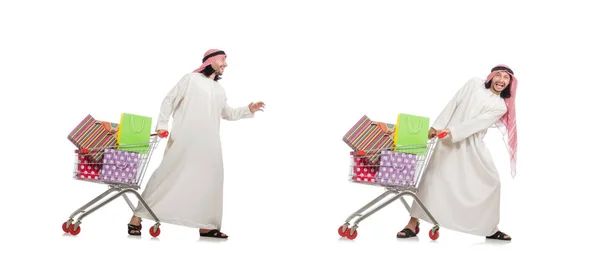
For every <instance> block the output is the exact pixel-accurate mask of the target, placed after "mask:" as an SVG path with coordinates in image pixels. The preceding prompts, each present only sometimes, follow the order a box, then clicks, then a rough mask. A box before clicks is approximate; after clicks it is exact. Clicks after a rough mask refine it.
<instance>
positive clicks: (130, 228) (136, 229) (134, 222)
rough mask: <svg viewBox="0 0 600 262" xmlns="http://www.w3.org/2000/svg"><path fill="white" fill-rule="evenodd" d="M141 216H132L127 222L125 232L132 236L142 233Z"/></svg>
mask: <svg viewBox="0 0 600 262" xmlns="http://www.w3.org/2000/svg"><path fill="white" fill-rule="evenodd" d="M141 230H142V218H140V217H136V216H133V217H131V220H130V221H129V224H127V233H129V234H130V235H132V236H139V235H141V234H142V232H141Z"/></svg>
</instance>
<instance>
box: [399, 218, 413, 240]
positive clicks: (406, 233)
mask: <svg viewBox="0 0 600 262" xmlns="http://www.w3.org/2000/svg"><path fill="white" fill-rule="evenodd" d="M418 233H419V221H418V220H416V219H411V220H410V221H409V222H408V225H406V227H404V229H402V230H401V231H400V232H398V234H396V237H397V238H409V237H416V236H417V234H418Z"/></svg>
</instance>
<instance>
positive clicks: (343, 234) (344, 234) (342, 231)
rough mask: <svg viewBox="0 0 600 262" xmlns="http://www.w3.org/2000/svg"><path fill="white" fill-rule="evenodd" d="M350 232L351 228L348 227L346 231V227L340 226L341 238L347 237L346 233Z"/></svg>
mask: <svg viewBox="0 0 600 262" xmlns="http://www.w3.org/2000/svg"><path fill="white" fill-rule="evenodd" d="M348 230H350V228H348V227H346V230H344V226H340V228H338V234H339V235H340V236H341V237H345V236H346V233H348V232H349V231H348Z"/></svg>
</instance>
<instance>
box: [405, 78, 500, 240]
mask: <svg viewBox="0 0 600 262" xmlns="http://www.w3.org/2000/svg"><path fill="white" fill-rule="evenodd" d="M506 111H507V108H506V104H505V102H504V99H503V98H501V97H500V96H499V95H497V94H494V93H492V92H491V90H489V89H486V88H485V86H484V80H483V79H479V78H473V79H471V80H469V81H468V82H467V83H466V84H465V85H464V86H463V87H462V88H461V89H460V90H459V91H458V92H457V93H456V95H455V96H454V97H453V99H452V100H451V101H450V102H449V103H448V105H447V106H446V107H445V108H444V110H443V111H442V113H441V114H440V116H439V117H438V118H437V119H436V121H435V122H434V124H433V125H432V127H433V128H435V129H436V130H441V129H444V128H448V129H449V130H450V133H451V136H448V137H446V138H444V139H440V140H439V142H438V144H437V147H436V149H435V151H434V153H433V155H432V157H431V159H430V162H429V165H428V166H427V167H426V169H425V172H424V173H423V177H422V180H421V183H420V185H419V192H418V194H417V196H418V197H419V199H420V200H421V201H422V202H423V204H424V205H425V207H426V208H427V209H428V210H429V211H430V213H431V215H432V216H433V217H434V218H435V219H436V220H437V222H438V223H439V224H440V226H441V227H444V228H448V229H451V230H456V231H459V232H463V233H468V234H473V235H480V236H489V235H492V234H494V233H495V232H496V231H497V230H498V223H499V221H500V178H499V175H498V170H497V169H496V167H495V166H494V162H493V160H492V156H491V154H490V153H489V151H488V149H487V147H486V146H485V144H484V141H483V138H484V136H485V133H486V132H487V130H488V128H490V127H492V126H493V125H494V124H496V123H497V122H498V121H499V119H500V118H501V117H502V115H504V113H506ZM411 216H412V217H416V218H419V219H422V220H424V221H427V222H429V223H431V222H432V221H431V220H430V219H429V217H428V216H427V215H426V214H425V213H424V212H423V210H422V209H421V208H420V207H419V205H418V204H417V203H415V202H413V205H412V209H411Z"/></svg>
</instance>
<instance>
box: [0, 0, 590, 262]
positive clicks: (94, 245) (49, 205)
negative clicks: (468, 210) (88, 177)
mask: <svg viewBox="0 0 600 262" xmlns="http://www.w3.org/2000/svg"><path fill="white" fill-rule="evenodd" d="M567 2H569V3H568V4H567ZM592 2H593V1H587V2H584V1H560V2H559V1H535V3H534V1H481V0H479V1H475V0H473V1H402V2H401V1H373V0H371V1H293V2H292V1H239V2H234V1H224V0H219V1H169V2H168V3H167V1H26V0H21V1H16V0H15V1H3V2H2V3H1V4H0V35H1V40H0V47H1V48H0V61H1V62H0V66H1V67H0V70H1V73H0V86H1V87H2V95H1V96H0V98H1V100H2V103H0V106H1V107H2V108H1V109H2V111H1V112H2V117H1V121H2V122H1V123H2V124H3V127H2V130H3V135H4V139H5V141H6V142H8V144H6V145H5V146H4V148H3V149H4V150H3V153H2V154H3V156H2V158H1V159H2V160H1V161H2V170H3V171H2V177H3V180H2V185H3V189H2V190H0V194H1V198H0V199H1V201H2V206H1V207H2V215H1V216H0V219H1V220H2V223H1V224H2V226H3V232H2V236H3V237H2V242H3V244H2V250H3V251H2V252H1V254H2V256H6V257H5V258H3V259H2V260H3V261H9V260H8V256H9V255H15V256H18V257H19V258H17V259H11V260H10V261H24V260H21V259H25V258H31V259H35V258H39V259H43V258H49V259H50V258H52V259H60V260H61V261H82V260H84V261H107V260H117V259H118V260H119V261H132V260H142V259H143V260H151V261H159V260H162V261H166V259H177V260H180V259H184V260H188V261H198V260H204V261H206V260H207V259H218V258H223V259H225V261H233V260H235V261H239V260H242V259H253V260H254V259H260V261H306V260H307V259H313V260H315V259H318V258H329V259H339V260H341V259H344V260H346V261H364V260H366V259H377V260H383V259H385V260H407V259H419V258H420V259H429V258H434V259H444V258H446V259H451V258H461V259H464V260H465V261H476V260H477V261H487V260H490V261H501V260H502V261H505V260H508V259H513V258H517V257H520V258H537V259H540V258H560V259H565V258H572V257H573V256H575V257H578V256H580V255H581V256H583V255H587V254H590V255H591V254H592V253H591V252H592V251H593V250H592V248H594V247H595V245H592V243H593V242H596V241H597V240H596V239H595V236H596V235H595V234H596V229H595V227H596V225H595V224H596V221H595V218H596V216H594V215H592V214H593V212H595V211H597V203H598V201H597V200H598V199H597V194H595V192H597V186H598V182H599V180H598V175H599V173H598V171H597V168H596V166H597V160H596V157H595V156H597V155H598V154H597V146H598V142H597V134H598V133H597V130H598V124H597V113H598V111H599V110H598V106H597V102H596V101H597V94H596V92H597V90H598V87H599V85H598V81H597V79H598V77H597V75H598V72H599V70H598V69H599V66H598V60H599V59H600V51H598V50H599V49H598V46H600V41H599V40H598V39H597V26H596V25H597V24H599V23H600V18H598V17H599V16H598V15H597V10H598V8H597V7H593V6H592V4H591V3H592ZM210 48H219V49H223V50H225V51H226V52H227V54H228V55H229V58H228V63H229V67H228V68H227V69H226V71H225V75H224V77H223V80H221V83H222V85H223V86H224V87H225V89H226V90H227V94H228V97H229V102H230V104H231V105H239V106H241V105H247V104H248V103H249V102H251V101H259V100H262V101H264V102H265V103H266V104H267V107H266V110H265V112H264V113H260V114H258V115H257V117H256V118H255V119H252V120H242V121H238V122H226V121H223V125H222V130H221V131H222V140H223V148H224V158H225V170H226V184H225V203H224V205H225V206H224V208H225V210H224V224H223V231H224V232H225V233H227V234H229V235H230V239H229V240H227V241H209V240H204V239H200V238H199V236H198V233H197V230H196V229H190V228H184V227H179V226H173V225H169V224H163V226H162V227H161V229H162V234H161V235H160V236H159V238H158V239H151V237H150V236H149V234H148V231H147V229H148V228H149V227H150V226H151V225H152V222H151V221H144V229H143V236H142V237H141V238H139V237H133V238H132V237H128V236H127V234H126V224H127V222H128V221H129V218H130V216H131V211H130V210H129V207H128V206H127V205H126V203H125V202H124V201H123V200H122V199H117V200H116V201H114V202H112V203H111V204H109V205H107V206H105V207H103V208H101V209H100V210H98V211H97V212H96V213H93V214H91V215H90V216H88V217H87V218H85V219H84V220H83V224H82V231H81V233H80V234H79V235H78V236H76V237H73V236H69V235H63V232H62V230H61V228H60V227H61V224H62V223H63V222H64V221H66V219H67V218H68V216H69V215H70V214H71V212H73V211H74V210H75V209H77V208H78V207H79V206H81V205H83V204H84V203H86V202H87V201H89V200H91V199H92V198H94V197H95V196H96V195H98V194H100V193H101V192H102V191H103V190H104V189H105V187H104V186H101V185H96V184H90V183H85V182H81V181H75V180H73V179H72V178H71V172H72V168H73V161H74V154H73V151H72V150H73V149H74V146H73V145H72V144H71V143H70V142H69V141H68V140H67V134H68V133H69V132H70V131H71V129H72V128H73V127H74V126H75V125H76V124H77V123H79V121H80V120H81V119H82V118H83V117H84V116H85V115H87V114H92V115H93V116H94V117H95V118H97V119H99V120H105V121H113V122H118V121H119V117H120V114H121V113H123V112H128V113H134V114H140V115H147V116H151V117H152V118H153V120H154V121H156V117H157V115H158V110H159V106H160V103H161V102H162V99H163V97H164V96H165V95H166V93H167V92H168V91H169V89H170V88H171V87H173V85H174V84H175V83H177V81H178V80H179V79H180V77H181V76H183V74H185V73H188V72H190V71H192V70H194V69H196V68H197V67H198V66H200V64H201V60H202V55H203V54H204V52H205V51H206V50H207V49H210ZM499 63H503V64H507V65H509V66H510V67H512V68H513V70H514V71H515V73H516V76H517V77H518V79H519V89H518V92H517V94H516V95H517V119H518V128H519V159H518V161H519V162H518V175H517V177H516V179H512V178H510V174H509V162H508V156H507V153H506V149H505V147H504V144H503V142H502V140H501V137H500V135H499V133H498V132H497V131H496V130H492V131H490V132H489V135H488V136H487V139H486V142H487V145H488V146H489V148H490V151H491V152H492V154H493V155H494V157H495V158H496V164H497V167H498V169H499V170H500V172H501V177H502V182H503V184H502V190H503V191H502V212H501V213H502V214H501V215H502V218H501V224H500V228H501V229H502V230H503V231H505V232H506V233H508V234H510V235H511V236H512V237H513V238H514V240H513V241H512V243H508V244H504V243H503V244H501V245H496V244H494V243H493V242H489V241H485V240H484V238H482V237H474V236H470V235H465V234H461V233H457V232H453V231H450V230H445V229H444V228H442V229H441V235H440V238H439V239H438V240H437V241H436V242H431V241H430V240H429V238H428V237H427V235H426V232H427V231H429V228H430V227H431V225H428V224H424V225H423V226H422V227H423V230H422V231H423V233H421V234H420V237H419V238H418V240H416V239H413V240H408V241H407V240H398V239H396V238H395V234H396V232H397V231H399V230H401V229H402V228H403V227H404V225H405V224H406V222H407V220H408V213H407V212H406V210H405V209H404V208H403V206H402V205H401V203H400V202H397V203H395V204H393V205H390V206H388V207H387V208H385V209H383V210H381V211H379V212H377V213H376V214H375V215H373V216H372V217H370V218H368V219H366V220H364V221H363V222H362V223H361V224H360V227H359V235H358V238H357V239H355V240H353V241H349V240H344V239H340V237H339V236H338V235H337V228H338V227H339V226H340V225H341V224H342V223H343V222H344V220H345V219H346V217H347V216H348V215H350V214H351V213H352V212H353V211H355V210H356V209H358V208H360V207H361V206H362V205H363V204H365V203H367V202H368V201H370V200H371V199H373V198H374V197H376V196H377V195H378V194H379V193H380V192H381V189H379V188H376V187H370V186H365V185H358V184H352V183H349V182H348V180H347V174H348V169H349V163H350V158H349V156H348V152H349V150H350V149H349V148H348V147H347V146H346V145H345V144H344V142H342V136H343V135H344V134H345V132H346V131H347V130H348V129H349V128H350V127H351V126H352V125H353V124H354V123H355V122H356V121H357V120H358V119H359V118H360V117H361V116H362V115H363V114H367V115H368V116H369V117H370V118H372V119H373V120H377V121H384V122H392V123H393V122H394V121H395V118H396V115H397V114H398V113H412V114H418V115H423V116H429V117H430V118H432V121H433V120H434V119H435V118H436V117H437V114H438V113H439V112H440V111H441V109H442V108H443V107H444V106H445V105H446V103H447V101H448V100H449V99H450V98H451V97H452V95H454V93H455V92H456V91H457V90H458V89H459V88H460V87H461V86H462V85H463V84H464V83H465V82H466V81H467V80H468V79H469V78H471V77H482V78H484V77H485V76H486V75H487V74H488V72H489V70H490V69H491V68H492V67H493V66H495V65H496V64H499ZM154 124H155V123H154ZM154 124H153V125H154ZM163 142H164V141H163ZM164 145H165V143H162V144H161V145H160V146H159V148H158V151H157V153H156V154H155V155H154V156H153V159H152V160H153V161H152V162H151V166H150V167H149V170H148V173H147V175H150V174H151V172H152V171H153V170H154V169H155V168H156V167H157V166H158V164H159V163H160V160H161V157H162V152H163V150H164ZM586 150H587V151H586ZM199 172H201V171H200V170H199ZM147 178H148V177H146V180H147ZM153 240H154V241H153ZM596 243H597V242H596ZM315 252H322V253H315ZM179 255H181V256H182V257H181V258H180V257H179ZM205 259H206V260H205ZM581 259H584V258H583V257H581ZM577 260H580V259H577Z"/></svg>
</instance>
